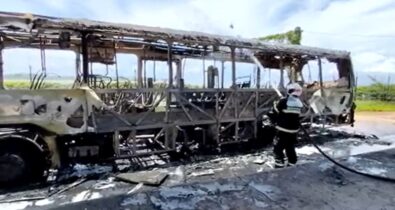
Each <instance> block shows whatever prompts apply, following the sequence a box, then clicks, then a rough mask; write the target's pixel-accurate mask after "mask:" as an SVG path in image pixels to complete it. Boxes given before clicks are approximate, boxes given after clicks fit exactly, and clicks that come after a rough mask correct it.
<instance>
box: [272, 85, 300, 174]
mask: <svg viewBox="0 0 395 210" xmlns="http://www.w3.org/2000/svg"><path fill="white" fill-rule="evenodd" d="M301 94H302V87H301V86H300V85H299V84H298V83H291V84H289V85H288V86H287V96H286V97H283V98H281V99H280V100H279V101H276V102H274V104H273V111H272V112H273V115H274V119H275V128H276V133H277V134H276V138H275V141H274V149H273V152H274V159H275V162H274V167H275V168H282V167H284V166H285V164H284V150H285V154H286V156H287V159H288V166H290V165H294V164H295V163H296V161H297V155H296V152H295V144H296V138H297V133H298V131H299V124H300V122H299V117H300V114H301V110H302V108H303V103H302V101H301V100H300V99H299V97H300V95H301Z"/></svg>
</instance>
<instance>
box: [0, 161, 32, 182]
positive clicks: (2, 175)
mask: <svg viewBox="0 0 395 210" xmlns="http://www.w3.org/2000/svg"><path fill="white" fill-rule="evenodd" d="M25 170H26V164H25V161H24V160H23V158H22V157H21V156H19V155H17V154H4V155H2V156H0V182H12V181H14V180H17V179H19V178H20V177H22V176H23V175H24V173H25Z"/></svg>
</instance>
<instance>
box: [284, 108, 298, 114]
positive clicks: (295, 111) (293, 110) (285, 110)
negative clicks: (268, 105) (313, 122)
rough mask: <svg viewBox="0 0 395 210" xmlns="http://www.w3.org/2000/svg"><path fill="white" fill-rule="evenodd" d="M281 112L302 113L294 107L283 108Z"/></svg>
mask: <svg viewBox="0 0 395 210" xmlns="http://www.w3.org/2000/svg"><path fill="white" fill-rule="evenodd" d="M283 112H284V113H292V114H300V113H302V112H301V111H300V109H299V110H296V109H283Z"/></svg>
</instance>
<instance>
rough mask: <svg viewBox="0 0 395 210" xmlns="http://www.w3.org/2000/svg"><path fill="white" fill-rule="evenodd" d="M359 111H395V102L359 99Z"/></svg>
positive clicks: (357, 102)
mask: <svg viewBox="0 0 395 210" xmlns="http://www.w3.org/2000/svg"><path fill="white" fill-rule="evenodd" d="M356 104H357V109H356V110H357V111H361V112H363V111H370V112H393V111H395V102H386V101H373V100H364V101H361V100H357V101H356Z"/></svg>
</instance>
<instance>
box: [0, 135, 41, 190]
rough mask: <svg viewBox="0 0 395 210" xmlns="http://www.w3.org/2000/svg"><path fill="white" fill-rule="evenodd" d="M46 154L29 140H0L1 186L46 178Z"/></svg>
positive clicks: (17, 184) (12, 185)
mask: <svg viewBox="0 0 395 210" xmlns="http://www.w3.org/2000/svg"><path fill="white" fill-rule="evenodd" d="M45 171H46V161H45V156H44V154H43V153H42V152H41V151H40V150H39V149H38V148H35V146H32V144H31V143H29V142H24V141H20V140H19V141H18V140H16V139H10V140H4V139H3V140H2V142H0V186H1V187H14V186H21V185H24V184H27V183H30V182H37V181H42V180H44V179H45Z"/></svg>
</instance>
